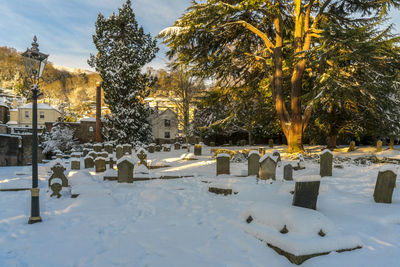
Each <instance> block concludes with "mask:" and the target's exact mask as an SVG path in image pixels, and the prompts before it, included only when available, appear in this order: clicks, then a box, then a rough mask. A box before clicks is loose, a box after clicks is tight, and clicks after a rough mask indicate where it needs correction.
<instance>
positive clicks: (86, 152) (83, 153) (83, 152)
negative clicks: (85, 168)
mask: <svg viewBox="0 0 400 267" xmlns="http://www.w3.org/2000/svg"><path fill="white" fill-rule="evenodd" d="M89 152H90V149H89V148H84V149H83V151H82V157H86V156H87V154H89Z"/></svg>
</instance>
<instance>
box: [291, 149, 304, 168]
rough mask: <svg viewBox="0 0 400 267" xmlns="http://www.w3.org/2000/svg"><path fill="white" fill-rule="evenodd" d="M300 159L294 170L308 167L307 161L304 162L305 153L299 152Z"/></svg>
mask: <svg viewBox="0 0 400 267" xmlns="http://www.w3.org/2000/svg"><path fill="white" fill-rule="evenodd" d="M298 157H299V160H298V162H297V166H295V167H293V170H295V171H298V170H304V169H305V168H306V166H305V163H304V157H303V154H301V153H299V156H298Z"/></svg>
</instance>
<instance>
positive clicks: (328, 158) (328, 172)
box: [319, 149, 333, 177]
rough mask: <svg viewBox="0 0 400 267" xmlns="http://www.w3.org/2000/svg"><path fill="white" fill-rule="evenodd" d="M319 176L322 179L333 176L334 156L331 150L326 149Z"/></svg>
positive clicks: (323, 152)
mask: <svg viewBox="0 0 400 267" xmlns="http://www.w3.org/2000/svg"><path fill="white" fill-rule="evenodd" d="M319 158H320V163H319V164H320V167H319V174H320V175H321V177H325V176H332V165H333V154H332V152H331V151H330V150H329V149H324V150H323V151H322V152H321V154H320V156H319Z"/></svg>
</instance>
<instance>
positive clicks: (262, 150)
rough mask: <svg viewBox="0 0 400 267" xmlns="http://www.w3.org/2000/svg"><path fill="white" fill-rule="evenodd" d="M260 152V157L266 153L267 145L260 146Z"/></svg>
mask: <svg viewBox="0 0 400 267" xmlns="http://www.w3.org/2000/svg"><path fill="white" fill-rule="evenodd" d="M258 154H260V157H262V156H264V155H265V147H259V148H258Z"/></svg>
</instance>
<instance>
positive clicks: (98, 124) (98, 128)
mask: <svg viewBox="0 0 400 267" xmlns="http://www.w3.org/2000/svg"><path fill="white" fill-rule="evenodd" d="M100 117H101V86H100V82H97V83H96V142H97V143H101V141H102V138H101V121H100Z"/></svg>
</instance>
